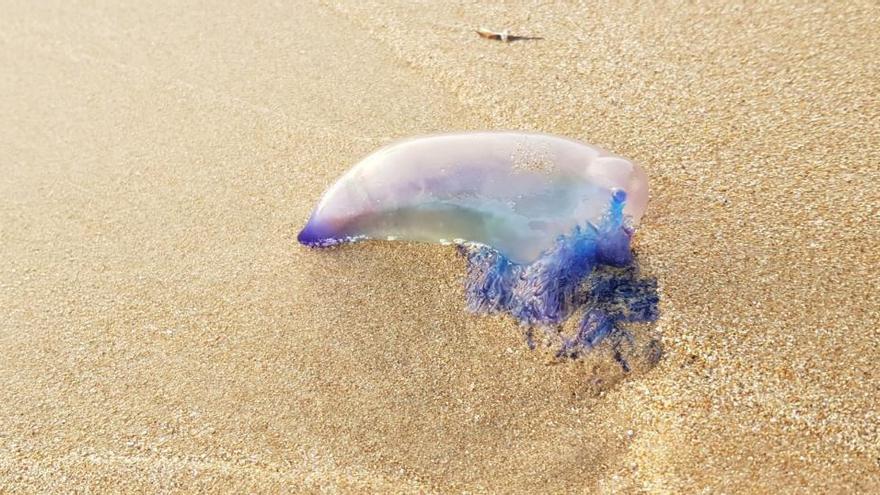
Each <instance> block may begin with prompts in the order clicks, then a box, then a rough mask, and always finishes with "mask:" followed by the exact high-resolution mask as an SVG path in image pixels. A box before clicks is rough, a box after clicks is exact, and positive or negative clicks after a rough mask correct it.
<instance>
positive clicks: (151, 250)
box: [0, 0, 880, 493]
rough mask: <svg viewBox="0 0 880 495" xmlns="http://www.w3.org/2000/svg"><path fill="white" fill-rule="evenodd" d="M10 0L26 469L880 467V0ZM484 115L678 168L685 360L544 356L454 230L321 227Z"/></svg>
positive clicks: (4, 185)
mask: <svg viewBox="0 0 880 495" xmlns="http://www.w3.org/2000/svg"><path fill="white" fill-rule="evenodd" d="M0 12H2V15H0V116H2V126H0V174H2V176H0V492H4V493H19V492H22V493H28V492H31V493H36V492H41V493H45V492H63V493H69V492H72V491H91V492H126V493H136V492H145V493H155V492H186V493H188V492H197V491H206V492H267V493H270V492H330V493H333V492H345V493H351V492H355V493H358V492H374V493H376V492H380V493H385V492H394V493H398V492H412V493H423V492H438V493H448V492H452V493H457V492H474V493H480V492H491V493H501V492H504V493H538V492H548V493H549V492H552V493H560V492H574V493H639V492H643V493H689V492H691V493H692V492H702V493H723V492H727V493H767V492H775V493H808V492H816V493H828V492H837V493H854V492H863V493H866V492H871V491H876V490H877V489H878V487H880V408H878V405H877V404H878V397H880V316H878V314H880V296H878V294H880V290H878V289H880V263H878V262H880V254H878V253H880V242H878V234H880V220H878V218H880V212H878V208H880V206H878V205H880V185H878V184H880V146H878V145H880V104H878V95H880V83H878V81H880V55H878V53H880V29H878V28H877V26H878V25H880V6H878V4H877V3H876V2H873V1H865V2H855V1H853V2H815V3H813V2H800V1H790V2H749V3H747V4H743V5H740V4H732V3H729V2H664V3H650V4H648V3H642V2H617V1H607V2H602V1H598V2H582V3H574V2H571V3H569V2H544V1H535V2H505V3H495V2H491V3H490V2H478V1H467V2H454V3H450V2H439V1H438V2H409V1H373V0H370V1H354V0H350V1H342V2H337V1H321V2H318V1H315V2H310V1H303V2H296V3H287V2H270V1H262V0H259V1H253V2H240V3H238V4H235V3H234V2H192V3H190V2H177V1H164V2H150V4H149V5H147V3H146V2H144V3H139V2H128V3H127V4H126V5H116V4H115V2H79V1H73V2H71V1H64V2H61V1H43V2H26V1H20V0H13V1H5V0H4V1H0ZM483 26H485V27H487V28H490V29H496V30H499V31H500V30H503V29H510V30H511V33H513V34H523V35H533V36H542V37H544V38H545V39H544V40H540V41H528V42H526V41H523V42H515V43H502V42H499V41H492V40H487V39H483V38H480V37H479V36H477V35H476V33H474V29H476V28H479V27H483ZM483 128H488V129H499V128H503V129H523V130H540V131H545V132H551V133H558V134H564V135H567V136H571V137H575V138H578V139H581V140H584V141H587V142H590V143H594V144H597V145H600V146H602V147H604V148H607V149H609V150H613V151H614V152H616V153H618V154H621V155H623V156H627V157H631V158H633V159H635V160H637V161H639V162H640V163H642V164H643V165H644V167H645V169H646V170H647V172H648V174H649V176H650V180H651V187H652V192H651V194H652V199H651V203H650V205H649V209H648V214H647V215H646V217H645V218H644V221H643V224H642V229H641V230H640V231H639V232H638V234H637V240H636V249H637V251H638V253H639V256H640V258H641V260H642V261H643V264H644V267H645V270H646V271H647V272H649V273H650V274H651V275H652V276H655V277H657V279H658V281H659V284H660V288H661V293H662V299H661V311H662V315H661V318H660V320H659V321H658V323H657V324H656V325H655V326H654V327H652V328H650V329H646V330H645V332H651V333H652V335H655V336H656V337H657V338H659V339H660V341H661V343H662V348H663V357H662V359H661V361H660V362H659V364H657V365H656V366H654V367H653V368H648V367H643V368H641V369H637V370H636V371H634V372H633V373H630V374H626V375H625V374H623V373H622V372H621V371H620V370H619V367H617V366H616V365H615V363H614V362H613V360H612V359H611V357H610V354H609V353H608V352H605V351H603V349H599V350H597V352H595V353H594V354H593V355H591V356H588V357H587V358H586V359H584V360H581V361H577V362H566V363H558V362H556V361H554V360H553V359H552V355H550V354H549V353H548V352H544V351H541V350H538V351H534V352H532V351H529V350H528V348H527V347H526V346H525V344H524V342H523V340H522V336H521V334H520V330H519V329H518V328H517V327H516V325H515V324H514V323H513V322H512V321H511V320H509V319H506V318H501V317H498V318H486V317H475V316H472V315H470V314H468V313H467V312H466V311H465V310H464V299H463V290H462V284H461V282H462V276H463V273H464V260H463V259H462V258H460V257H459V256H458V255H457V254H456V253H455V250H454V249H453V248H451V247H444V246H433V245H417V244H404V243H387V242H374V243H365V244H362V245H356V246H349V247H343V248H340V249H334V250H329V251H311V250H308V249H305V248H303V247H301V246H299V245H297V244H296V242H295V236H296V233H297V231H298V229H299V228H300V227H301V226H302V225H303V223H304V222H305V220H306V218H307V216H308V214H309V212H310V210H311V208H312V206H313V205H314V204H315V202H316V201H317V200H318V198H319V196H320V194H321V193H322V191H323V190H324V189H325V188H326V187H327V186H329V185H330V184H331V183H332V182H333V181H334V180H335V178H336V177H338V176H339V175H340V174H341V173H342V172H343V171H345V170H346V169H347V168H348V167H349V166H350V165H351V164H353V163H354V162H356V161H357V160H358V159H359V158H360V157H362V156H363V155H364V154H366V153H368V152H369V151H371V150H373V149H374V148H376V147H378V146H380V145H382V144H385V143H388V142H389V141H391V140H393V139H395V138H399V137H403V136H408V135H412V134H423V133H428V132H436V131H451V130H463V129H483Z"/></svg>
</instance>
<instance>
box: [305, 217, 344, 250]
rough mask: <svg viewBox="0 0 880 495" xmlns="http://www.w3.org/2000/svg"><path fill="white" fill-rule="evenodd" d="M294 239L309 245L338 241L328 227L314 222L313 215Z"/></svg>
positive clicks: (318, 245)
mask: <svg viewBox="0 0 880 495" xmlns="http://www.w3.org/2000/svg"><path fill="white" fill-rule="evenodd" d="M296 240H297V241H299V243H300V244H302V245H304V246H309V247H325V246H332V245H334V244H338V243H339V240H338V239H336V238H334V237H333V234H332V232H331V231H330V229H328V228H327V227H326V226H323V225H321V224H320V223H318V222H316V221H315V219H314V217H312V218H310V219H309V221H308V222H307V223H306V226H305V227H303V229H302V230H301V231H299V235H297V236H296Z"/></svg>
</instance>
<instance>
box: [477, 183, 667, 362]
mask: <svg viewBox="0 0 880 495" xmlns="http://www.w3.org/2000/svg"><path fill="white" fill-rule="evenodd" d="M625 200H626V194H625V193H624V192H622V191H618V192H616V193H615V194H614V195H613V197H612V200H611V204H610V205H609V209H608V213H607V214H606V215H605V217H604V218H603V220H602V222H600V224H599V225H592V224H587V225H585V226H583V227H576V228H575V229H574V230H573V231H572V232H571V233H570V234H568V235H565V236H560V237H559V238H558V239H557V240H556V244H555V245H554V246H553V248H551V249H549V250H547V251H546V252H545V253H544V254H542V256H541V257H540V258H538V259H537V260H536V261H534V262H532V263H531V264H528V265H521V264H517V263H514V262H512V261H510V260H509V259H508V258H507V257H506V256H504V255H503V254H501V253H499V252H498V251H496V250H495V249H493V248H491V247H489V246H485V245H464V246H461V247H460V251H461V253H462V254H463V255H464V256H465V257H466V259H467V276H466V281H465V292H466V296H467V305H468V309H469V310H470V311H472V312H474V313H482V314H493V313H508V314H510V315H511V316H513V317H514V318H515V319H516V320H517V321H518V322H520V323H521V324H523V325H525V326H528V327H530V328H531V327H535V326H541V327H552V326H557V325H560V324H561V323H562V322H564V321H565V320H566V319H568V318H569V317H570V316H571V315H572V314H573V313H574V312H576V311H578V310H583V316H582V317H581V320H580V324H579V325H578V331H577V333H576V334H575V335H574V336H572V337H568V338H566V337H563V341H562V342H563V343H562V346H561V348H560V349H559V350H558V352H557V356H558V357H569V358H575V357H578V356H579V355H581V354H582V353H583V352H585V351H588V350H590V349H592V348H593V347H595V346H597V345H598V344H599V343H601V342H602V341H603V340H605V339H606V338H608V337H611V336H613V337H615V338H616V342H620V341H621V340H631V339H632V337H631V335H629V334H628V333H627V332H626V331H625V330H623V329H622V328H621V326H620V324H621V323H624V322H647V321H654V320H656V319H657V317H658V316H659V312H658V309H657V305H658V302H659V297H658V295H657V283H656V280H654V279H650V278H641V277H640V276H639V274H638V267H637V266H636V264H635V261H634V258H633V255H632V251H631V249H630V238H631V236H632V231H631V230H630V229H629V228H628V227H627V226H626V224H625V222H624V216H623V206H624V202H625ZM615 358H616V359H617V360H618V362H620V364H621V366H623V368H624V369H625V370H628V369H629V367H628V365H627V363H626V361H625V360H624V359H623V357H622V356H621V355H620V352H619V349H618V348H617V344H616V343H615Z"/></svg>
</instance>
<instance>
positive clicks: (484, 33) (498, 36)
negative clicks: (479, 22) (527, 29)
mask: <svg viewBox="0 0 880 495" xmlns="http://www.w3.org/2000/svg"><path fill="white" fill-rule="evenodd" d="M477 34H479V35H480V36H481V37H483V38H486V39H489V40H498V41H503V42H505V43H509V42H511V41H520V40H542V39H544V38H541V37H538V36H516V35H511V34H510V33H509V32H507V30H506V29H505V30H504V31H501V32H500V33H498V32H495V31H492V30H490V29H486V28H480V29H477Z"/></svg>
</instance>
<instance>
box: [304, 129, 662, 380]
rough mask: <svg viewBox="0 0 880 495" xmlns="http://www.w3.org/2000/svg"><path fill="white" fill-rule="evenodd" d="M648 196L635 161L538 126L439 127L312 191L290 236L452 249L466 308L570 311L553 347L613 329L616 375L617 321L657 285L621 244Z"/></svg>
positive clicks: (565, 348) (316, 241) (575, 349)
mask: <svg viewBox="0 0 880 495" xmlns="http://www.w3.org/2000/svg"><path fill="white" fill-rule="evenodd" d="M647 203H648V180H647V176H646V174H645V172H644V171H643V170H642V169H641V167H639V166H638V165H636V164H635V163H633V162H631V161H629V160H627V159H625V158H622V157H619V156H615V155H612V154H610V153H608V152H606V151H604V150H602V149H600V148H597V147H594V146H590V145H587V144H584V143H581V142H579V141H575V140H572V139H568V138H563V137H558V136H552V135H548V134H537V133H520V132H472V133H460V134H442V135H435V136H426V137H418V138H412V139H407V140H403V141H399V142H396V143H393V144H391V145H389V146H386V147H384V148H381V149H379V150H378V151H376V152H374V153H372V154H371V155H369V156H367V157H366V158H364V159H363V160H362V161H360V162H359V163H358V164H356V165H355V166H354V167H353V168H352V169H351V170H349V171H348V172H347V173H346V174H345V175H343V176H342V177H341V178H340V179H339V180H338V181H337V182H336V183H335V184H333V186H331V187H330V188H329V189H328V190H327V191H326V192H325V193H324V195H323V197H322V198H321V200H320V202H319V203H318V205H317V207H316V208H315V210H314V212H312V215H311V217H310V218H309V220H308V223H307V224H306V226H305V227H304V228H303V229H302V231H301V232H300V233H299V236H298V238H297V239H298V240H299V242H300V243H302V244H305V245H307V246H312V247H328V246H334V245H337V244H342V243H349V242H354V241H359V240H364V239H382V240H384V239H388V240H395V239H399V240H408V241H428V242H439V243H444V244H449V243H454V244H456V245H458V248H459V250H460V252H461V253H462V254H463V255H464V257H465V259H466V260H467V264H468V267H467V276H466V281H465V292H466V295H467V306H468V309H470V310H471V311H472V312H475V313H481V314H492V313H507V314H510V315H511V316H512V317H513V318H515V319H516V320H517V321H518V322H520V323H521V324H522V325H524V326H525V327H526V328H528V329H532V328H535V327H542V328H545V329H553V328H558V327H559V326H560V325H561V324H562V323H563V322H564V321H565V320H566V319H568V318H569V317H570V316H571V315H572V314H574V313H575V312H576V311H578V310H583V311H582V312H583V315H582V317H581V323H580V325H579V328H578V331H577V333H576V335H574V336H572V337H568V338H567V337H562V336H560V339H561V344H560V346H559V347H560V348H559V350H558V353H557V355H558V356H560V357H563V356H565V357H576V356H578V355H580V354H581V353H583V352H584V351H585V350H588V349H591V348H593V347H595V346H596V345H598V344H599V343H600V342H601V341H602V340H605V339H606V338H607V337H611V336H614V337H615V338H614V339H613V340H614V342H616V343H615V344H614V346H615V357H618V358H619V359H618V361H619V362H620V363H621V365H622V366H624V368H625V369H626V368H627V365H626V362H625V360H623V358H622V357H620V354H619V352H618V351H617V346H618V344H619V343H620V342H626V341H627V340H629V341H631V338H630V337H629V336H628V333H627V332H626V331H625V330H623V329H622V328H621V324H622V323H624V322H638V321H653V320H654V319H656V318H657V309H656V308H657V291H656V282H654V281H653V280H650V279H642V278H639V277H638V275H637V273H638V271H637V268H636V266H635V262H634V258H633V255H632V251H631V248H630V239H631V238H632V236H633V233H634V232H635V229H636V227H637V226H638V224H639V221H640V220H641V218H642V215H643V214H644V213H645V209H646V207H647ZM551 333H552V332H551ZM557 333H558V331H557ZM527 335H528V336H529V342H530V345H531V346H533V344H532V341H531V335H532V333H531V330H529V331H528V333H527ZM621 337H624V338H621Z"/></svg>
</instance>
